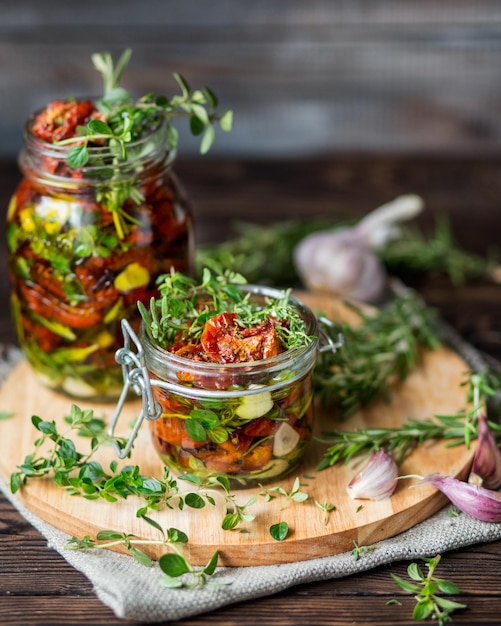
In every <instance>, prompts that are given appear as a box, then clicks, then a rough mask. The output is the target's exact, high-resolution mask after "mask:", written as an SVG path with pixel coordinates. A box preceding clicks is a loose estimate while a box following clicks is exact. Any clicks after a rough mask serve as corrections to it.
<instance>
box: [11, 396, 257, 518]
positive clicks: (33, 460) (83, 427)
mask: <svg viewBox="0 0 501 626" xmlns="http://www.w3.org/2000/svg"><path fill="white" fill-rule="evenodd" d="M31 421H32V424H33V426H34V427H35V428H36V429H37V430H38V431H39V432H40V433H41V436H40V437H39V438H38V439H37V440H36V441H35V446H34V447H35V449H34V451H33V452H32V453H31V454H29V455H27V456H26V457H25V459H24V461H23V463H22V464H21V465H19V466H18V471H16V472H13V473H12V474H11V477H10V487H11V491H12V493H16V492H17V491H18V490H19V489H20V488H21V487H22V486H23V485H25V484H26V483H27V482H28V480H31V479H33V478H41V477H44V476H47V477H50V478H52V479H53V481H54V482H55V483H56V484H57V485H59V486H60V487H62V488H63V489H65V490H66V491H67V493H69V494H70V495H74V496H76V495H78V496H81V497H84V498H86V499H87V500H97V499H103V500H106V501H107V502H117V501H118V500H123V499H127V498H129V497H131V496H135V497H137V498H139V499H140V500H142V502H143V504H142V506H141V507H140V508H139V509H138V510H137V512H136V515H137V516H138V517H143V518H144V517H145V516H146V515H147V514H148V512H149V511H150V510H151V511H159V510H162V509H165V508H168V509H174V508H178V509H180V510H183V509H184V508H185V507H188V508H191V509H203V508H204V507H205V506H207V505H211V506H216V505H217V501H218V500H220V501H221V503H222V509H223V519H222V522H221V526H222V528H223V529H225V530H233V529H234V528H236V527H237V526H238V525H239V524H241V523H244V522H249V521H252V520H253V519H254V516H253V515H252V514H251V513H249V511H248V510H249V508H250V507H251V506H252V505H253V504H254V502H255V498H250V499H249V500H248V501H247V502H246V503H244V504H238V503H237V500H236V497H235V494H233V493H232V492H231V490H230V484H229V481H228V479H227V478H226V476H220V475H215V476H211V477H209V478H207V479H206V480H202V479H200V478H199V477H197V476H192V475H190V474H186V475H183V477H182V478H183V479H184V480H185V481H187V482H190V483H191V484H194V485H196V487H197V490H196V491H189V492H184V491H181V489H180V487H179V483H178V481H177V480H176V479H175V478H173V477H172V476H171V474H170V472H169V470H168V468H166V467H164V470H163V475H162V476H161V477H156V476H146V475H144V474H141V472H140V468H139V466H138V465H126V466H124V467H122V468H119V467H118V463H117V462H116V461H112V462H111V463H110V466H109V470H105V469H104V468H103V466H102V465H101V463H99V462H98V461H96V460H95V455H96V453H97V452H98V450H99V449H100V448H101V447H102V446H104V445H106V444H109V443H110V442H111V441H112V440H113V441H116V442H117V443H119V445H122V446H123V445H124V444H125V440H124V439H122V438H111V437H109V435H108V434H107V432H106V426H105V424H104V422H103V421H102V420H101V419H99V418H97V417H96V416H95V415H94V412H93V410H92V409H85V410H82V409H81V408H79V407H78V406H76V405H73V406H72V407H71V414H70V415H69V416H68V417H67V419H66V420H65V422H67V423H68V424H69V427H68V429H66V430H65V431H60V429H59V428H58V425H57V424H56V422H55V421H54V420H53V421H50V422H49V421H44V420H42V419H41V418H40V417H38V416H33V417H32V420H31ZM70 433H72V434H73V435H79V436H83V437H87V438H90V440H91V443H90V450H89V451H88V452H85V453H84V452H80V451H79V450H78V449H77V446H76V444H75V442H74V441H73V439H71V438H70V437H69V435H70Z"/></svg>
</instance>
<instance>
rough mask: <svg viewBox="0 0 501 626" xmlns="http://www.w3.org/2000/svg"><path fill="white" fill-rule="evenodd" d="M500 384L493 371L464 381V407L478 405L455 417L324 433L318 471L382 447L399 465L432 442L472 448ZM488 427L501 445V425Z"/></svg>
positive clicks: (414, 419)
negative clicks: (482, 412) (482, 415)
mask: <svg viewBox="0 0 501 626" xmlns="http://www.w3.org/2000/svg"><path fill="white" fill-rule="evenodd" d="M499 381H500V378H499V374H498V373H496V372H494V371H488V372H485V373H483V374H471V375H470V376H469V378H468V380H467V381H466V382H465V385H466V386H467V392H466V401H465V404H468V403H470V402H471V401H472V399H473V398H474V399H475V402H474V403H473V405H471V406H470V407H469V408H465V409H461V410H460V411H458V413H457V414H456V415H436V416H435V417H434V419H416V418H409V419H408V420H407V421H406V422H404V423H403V424H402V425H401V426H397V427H395V428H377V427H374V428H365V429H358V428H355V429H353V430H349V431H347V430H329V431H327V432H325V433H324V437H322V438H319V440H320V441H322V442H323V443H326V444H328V446H329V447H328V448H327V450H326V451H325V453H324V458H323V459H322V461H321V462H320V463H319V465H318V467H317V469H318V470H322V469H325V468H326V467H330V466H332V465H335V464H336V463H348V462H349V461H350V460H351V459H353V458H354V457H356V456H360V455H365V454H370V453H371V452H375V451H376V450H379V449H381V448H384V449H385V450H386V451H387V452H388V453H393V455H394V456H395V461H396V462H397V463H400V462H401V461H402V460H403V458H404V457H405V456H406V455H407V454H408V453H409V452H410V451H411V450H413V449H415V448H416V447H417V446H420V445H421V444H423V443H424V442H426V441H430V440H436V441H439V440H442V441H445V442H446V444H445V445H446V447H453V446H457V445H460V444H466V445H467V446H469V445H470V443H471V441H472V440H474V439H476V437H477V423H478V413H479V410H481V408H482V407H483V406H484V403H485V401H486V399H487V397H489V396H491V395H494V394H495V393H496V391H495V390H496V387H497V388H499ZM489 426H490V427H491V429H492V431H493V433H494V435H495V437H496V439H497V441H498V442H499V443H500V444H501V426H500V425H499V424H496V423H494V422H491V421H489Z"/></svg>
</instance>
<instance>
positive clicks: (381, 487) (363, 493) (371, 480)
mask: <svg viewBox="0 0 501 626" xmlns="http://www.w3.org/2000/svg"><path fill="white" fill-rule="evenodd" d="M397 481H398V467H397V464H396V463H395V461H394V460H393V459H392V458H391V456H389V454H387V453H386V452H385V451H384V450H383V449H381V450H378V451H377V452H374V454H373V455H372V456H371V458H370V459H369V460H368V461H367V463H366V464H365V466H364V467H363V468H362V469H361V470H360V472H359V473H358V474H357V475H356V476H355V477H354V478H353V479H352V480H351V481H350V484H349V485H348V487H347V488H346V490H347V492H348V495H349V496H350V497H352V498H353V499H354V500H383V499H384V498H389V497H390V496H391V495H392V493H393V492H394V491H395V488H396V486H397Z"/></svg>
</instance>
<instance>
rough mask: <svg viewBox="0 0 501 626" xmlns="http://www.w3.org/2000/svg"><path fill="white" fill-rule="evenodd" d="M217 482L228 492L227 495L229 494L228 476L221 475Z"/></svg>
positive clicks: (217, 477)
mask: <svg viewBox="0 0 501 626" xmlns="http://www.w3.org/2000/svg"><path fill="white" fill-rule="evenodd" d="M216 481H217V482H218V483H219V484H220V485H221V487H222V488H223V489H224V490H225V491H226V493H229V491H230V481H229V479H228V477H227V476H223V475H221V474H220V475H219V476H216Z"/></svg>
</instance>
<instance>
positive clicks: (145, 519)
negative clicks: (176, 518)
mask: <svg viewBox="0 0 501 626" xmlns="http://www.w3.org/2000/svg"><path fill="white" fill-rule="evenodd" d="M141 518H142V519H144V521H145V522H146V523H147V524H149V525H150V526H153V528H156V529H157V530H159V531H160V532H161V533H162V534H163V532H164V531H163V528H162V527H161V526H160V524H159V523H158V522H156V521H155V520H154V519H151V517H148V516H147V515H141Z"/></svg>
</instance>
